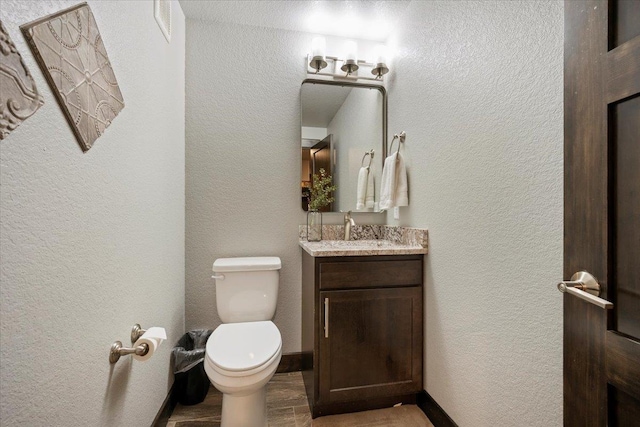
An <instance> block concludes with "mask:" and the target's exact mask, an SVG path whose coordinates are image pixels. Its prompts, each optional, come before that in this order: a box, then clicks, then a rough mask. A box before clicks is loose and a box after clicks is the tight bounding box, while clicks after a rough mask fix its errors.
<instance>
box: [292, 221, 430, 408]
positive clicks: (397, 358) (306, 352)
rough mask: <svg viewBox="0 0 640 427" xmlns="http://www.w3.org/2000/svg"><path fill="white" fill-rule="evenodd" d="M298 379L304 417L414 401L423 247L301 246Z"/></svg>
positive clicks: (381, 243)
mask: <svg viewBox="0 0 640 427" xmlns="http://www.w3.org/2000/svg"><path fill="white" fill-rule="evenodd" d="M300 246H301V247H302V248H303V251H302V349H303V366H304V371H303V376H304V382H305V387H306V390H307V397H308V400H309V407H310V408H311V413H312V416H313V417H314V418H315V417H318V416H322V415H329V414H336V413H343V412H355V411H360V410H367V409H375V408H380V407H387V406H392V405H394V404H397V403H400V402H403V403H413V402H415V396H416V393H417V392H419V391H421V390H422V389H423V385H422V384H423V383H422V372H423V366H422V361H423V319H424V317H423V265H424V262H423V258H424V254H425V253H426V251H427V249H426V230H425V247H421V246H415V245H414V246H409V245H401V244H396V243H393V242H390V241H385V240H367V241H322V242H306V241H301V242H300Z"/></svg>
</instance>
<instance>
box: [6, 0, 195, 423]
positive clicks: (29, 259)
mask: <svg viewBox="0 0 640 427" xmlns="http://www.w3.org/2000/svg"><path fill="white" fill-rule="evenodd" d="M77 3H78V2H77V1H60V2H58V1H19V0H2V2H1V3H0V19H2V22H3V24H4V25H5V27H6V28H7V30H8V31H9V33H10V34H11V37H12V38H13V40H14V42H15V43H16V45H17V47H18V49H19V51H20V52H21V54H22V56H23V58H24V60H25V62H26V63H27V65H28V67H29V68H30V70H31V73H32V74H33V76H34V78H35V80H36V83H37V86H38V89H39V90H40V92H41V93H42V94H43V95H44V98H45V104H44V106H43V107H42V108H41V109H40V110H39V111H38V112H37V113H36V114H35V115H34V116H33V117H31V118H30V119H28V120H27V121H26V122H25V123H23V124H22V125H21V126H20V127H19V128H17V129H16V130H15V131H13V132H12V133H11V135H9V137H8V138H7V139H5V140H4V141H2V142H1V143H0V179H1V182H2V187H1V190H0V195H1V199H0V200H1V205H0V223H1V233H0V258H1V259H2V264H1V271H0V281H1V285H0V295H1V297H0V317H1V319H2V321H1V323H0V347H1V349H0V424H2V426H7V427H9V426H24V425H29V426H78V427H85V426H98V425H105V426H107V425H108V426H133V425H150V424H151V422H152V420H153V418H154V416H155V415H156V413H157V411H158V410H159V409H160V406H161V405H162V402H163V400H164V398H165V397H166V395H167V392H168V390H169V386H170V383H171V381H172V377H173V376H172V374H171V372H170V368H169V356H170V351H171V348H172V347H173V344H174V343H175V341H177V339H178V338H179V337H180V336H181V335H182V333H183V332H184V203H185V202H184V52H185V21H184V15H183V14H182V11H181V9H180V5H179V4H178V3H177V2H174V3H173V5H172V6H173V25H172V27H173V35H172V41H171V44H167V42H166V40H165V39H164V37H163V35H162V33H161V32H160V30H159V28H158V26H157V24H156V22H155V20H154V17H153V3H152V2H148V1H145V2H142V1H90V2H89V4H90V6H91V8H92V10H93V13H94V15H95V18H96V21H97V23H98V26H99V28H100V32H101V34H102V38H103V40H104V44H105V46H106V49H107V52H108V53H109V57H110V59H111V63H112V65H113V69H114V70H115V74H116V76H117V78H118V83H119V85H120V88H121V90H122V93H123V95H124V99H125V103H126V107H125V108H124V110H122V112H121V113H120V115H119V116H118V117H117V118H116V119H115V120H114V121H113V124H112V125H111V126H110V127H109V128H108V129H107V131H106V132H105V134H104V135H103V136H102V137H101V138H100V139H98V140H97V141H96V143H95V145H94V146H93V148H92V149H91V150H90V151H89V152H87V153H84V154H83V153H82V150H81V149H80V147H79V145H78V143H77V142H76V139H75V137H74V135H73V133H72V131H71V128H70V127H69V125H68V124H67V121H66V120H65V117H64V116H63V114H62V112H61V110H60V107H59V106H58V104H57V102H56V100H55V99H54V97H53V94H52V91H51V89H50V88H49V86H48V85H47V83H46V82H45V79H44V77H43V74H42V72H41V71H40V68H39V67H38V65H37V64H36V62H35V60H34V58H33V55H32V54H31V51H30V50H29V48H28V47H27V46H26V45H25V41H24V38H23V37H22V34H21V33H20V30H19V28H18V26H19V25H21V24H24V23H27V22H30V21H32V20H34V19H36V18H40V17H42V16H45V15H48V14H50V13H53V12H56V11H58V10H60V9H63V8H65V7H69V6H71V5H74V4H77ZM136 322H139V323H140V324H141V325H142V326H143V327H146V326H152V325H157V326H164V327H165V328H166V329H167V335H168V338H169V339H168V342H166V343H165V344H163V345H162V346H161V347H160V348H159V350H158V352H157V353H156V354H155V355H154V356H153V358H152V359H151V360H149V361H148V362H146V363H140V362H133V361H132V360H131V358H130V357H125V358H124V359H121V360H120V361H119V362H118V364H117V365H114V366H112V365H110V364H109V362H108V360H107V357H108V351H109V347H110V345H111V343H113V342H114V341H115V340H121V341H123V342H124V343H125V344H126V343H128V340H129V334H130V331H131V326H132V325H133V324H134V323H136Z"/></svg>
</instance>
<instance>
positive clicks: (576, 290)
mask: <svg viewBox="0 0 640 427" xmlns="http://www.w3.org/2000/svg"><path fill="white" fill-rule="evenodd" d="M558 290H559V291H560V292H566V293H569V294H571V295H573V296H576V297H578V298H580V299H583V300H585V301H588V302H590V303H592V304H595V305H597V306H598V307H600V308H607V309H609V308H613V304H612V303H610V302H609V301H607V300H606V299H602V298H600V284H599V283H598V280H596V278H595V277H593V275H592V274H591V273H589V272H587V271H578V272H577V273H576V274H574V275H573V276H571V280H566V281H563V282H560V283H558Z"/></svg>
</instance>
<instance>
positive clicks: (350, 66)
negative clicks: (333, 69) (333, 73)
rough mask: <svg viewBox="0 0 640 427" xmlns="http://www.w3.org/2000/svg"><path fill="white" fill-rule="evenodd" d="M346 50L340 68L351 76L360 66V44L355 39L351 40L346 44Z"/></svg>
mask: <svg viewBox="0 0 640 427" xmlns="http://www.w3.org/2000/svg"><path fill="white" fill-rule="evenodd" d="M344 51H345V52H344V64H343V65H342V67H340V69H341V70H342V71H345V72H346V73H347V76H349V75H350V74H351V73H353V72H355V71H358V68H360V67H359V66H358V53H357V52H358V45H357V44H356V42H354V41H353V40H349V41H347V42H346V43H345V44H344Z"/></svg>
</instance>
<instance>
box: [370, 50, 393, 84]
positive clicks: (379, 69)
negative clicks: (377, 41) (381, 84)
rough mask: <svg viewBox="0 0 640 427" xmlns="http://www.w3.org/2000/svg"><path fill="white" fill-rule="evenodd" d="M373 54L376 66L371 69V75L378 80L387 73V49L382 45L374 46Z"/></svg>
mask: <svg viewBox="0 0 640 427" xmlns="http://www.w3.org/2000/svg"><path fill="white" fill-rule="evenodd" d="M375 52H376V61H375V64H376V65H375V67H373V68H372V69H371V74H373V75H374V76H376V79H380V78H382V76H383V75H385V74H387V73H388V72H389V67H387V47H386V46H385V45H382V44H381V45H378V46H376V49H375Z"/></svg>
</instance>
